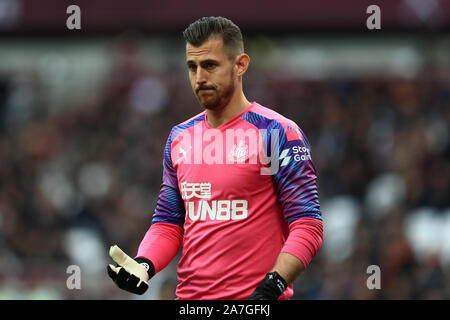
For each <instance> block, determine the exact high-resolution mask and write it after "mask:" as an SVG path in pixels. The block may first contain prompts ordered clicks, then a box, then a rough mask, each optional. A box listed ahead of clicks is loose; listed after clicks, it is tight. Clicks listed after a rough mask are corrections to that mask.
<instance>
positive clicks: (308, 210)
mask: <svg viewBox="0 0 450 320" xmlns="http://www.w3.org/2000/svg"><path fill="white" fill-rule="evenodd" d="M277 127H278V129H279V130H276V132H277V133H279V148H278V164H279V167H278V170H277V171H276V172H275V173H274V174H273V176H272V180H273V182H274V185H275V188H276V191H277V194H278V199H279V202H280V204H281V206H282V208H283V213H284V217H285V219H286V221H287V222H288V223H289V224H290V223H291V222H293V221H295V220H297V219H299V218H303V217H308V218H315V219H318V220H322V215H321V211H320V204H319V195H318V191H317V183H316V180H317V176H316V169H315V166H314V163H313V161H312V157H311V147H310V145H309V142H308V140H307V138H306V136H305V134H304V133H303V131H302V130H301V129H300V128H299V127H298V126H294V125H292V124H290V125H287V126H286V125H285V126H282V125H281V124H279V125H277ZM289 130H291V131H290V132H288V131H289ZM287 133H288V135H287ZM288 137H289V138H288ZM272 160H274V159H273V158H272Z"/></svg>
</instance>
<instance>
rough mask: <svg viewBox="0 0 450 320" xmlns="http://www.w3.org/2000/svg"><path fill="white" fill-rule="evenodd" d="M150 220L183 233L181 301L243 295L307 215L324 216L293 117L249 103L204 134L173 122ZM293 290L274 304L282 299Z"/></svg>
mask: <svg viewBox="0 0 450 320" xmlns="http://www.w3.org/2000/svg"><path fill="white" fill-rule="evenodd" d="M163 164H164V174H163V183H162V186H161V192H160V196H159V199H158V202H157V206H156V210H155V213H154V216H153V221H152V224H154V223H160V222H162V223H172V224H176V225H178V226H180V227H181V228H183V229H184V238H183V243H182V246H183V247H182V248H183V249H182V257H181V260H180V262H179V264H178V280H179V285H178V286H177V289H176V295H177V297H178V299H195V300H197V299H246V298H247V297H249V296H250V294H251V293H252V292H253V291H254V289H255V288H256V286H257V285H258V284H259V283H260V282H261V281H262V279H263V278H264V277H265V275H266V273H267V272H269V271H270V269H271V268H272V267H273V265H274V263H275V260H276V258H277V257H278V255H279V254H280V251H281V249H282V247H283V244H284V243H285V240H286V238H287V236H288V234H289V228H288V227H289V224H290V223H292V222H293V221H296V220H297V219H301V218H304V217H307V218H315V219H318V220H321V219H322V218H321V213H320V206H319V200H318V194H317V187H316V174H315V168H314V165H313V163H312V159H311V153H310V146H309V143H308V141H307V139H306V137H305V136H304V134H303V132H302V131H301V129H300V128H299V127H298V126H297V125H296V124H295V123H294V122H292V121H291V120H289V119H286V118H284V117H283V116H281V115H280V114H278V113H276V112H274V111H272V110H270V109H268V108H265V107H263V106H261V105H259V104H257V103H255V102H253V103H252V104H251V105H250V106H249V107H248V108H247V109H246V110H244V111H243V112H242V113H240V114H239V115H237V116H236V117H234V118H233V119H231V120H230V121H228V122H226V123H224V124H222V125H221V126H219V127H217V128H211V127H210V126H209V124H208V122H207V119H206V112H202V113H200V114H199V115H197V116H195V117H193V118H191V119H189V120H187V121H185V122H183V123H181V124H179V125H177V126H175V127H174V128H173V129H172V131H171V134H170V136H169V138H168V141H167V144H166V148H165V150H164V161H163ZM292 294H293V290H292V285H291V286H290V287H289V288H288V289H287V290H286V291H285V292H284V293H283V295H282V296H281V297H280V299H289V298H290V297H291V296H292Z"/></svg>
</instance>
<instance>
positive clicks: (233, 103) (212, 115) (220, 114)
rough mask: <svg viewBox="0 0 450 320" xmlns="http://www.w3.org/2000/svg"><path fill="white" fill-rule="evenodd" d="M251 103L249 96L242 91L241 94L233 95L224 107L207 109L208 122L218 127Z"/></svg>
mask: <svg viewBox="0 0 450 320" xmlns="http://www.w3.org/2000/svg"><path fill="white" fill-rule="evenodd" d="M250 105H251V103H250V102H249V101H248V100H247V98H246V97H245V96H244V93H243V92H242V91H241V92H240V94H238V95H236V96H235V95H233V97H232V98H231V100H230V101H229V102H228V104H227V105H225V106H224V107H223V108H220V109H218V110H212V109H207V110H206V116H207V119H208V124H209V125H210V126H211V127H213V128H217V127H218V126H220V125H222V124H224V123H225V122H227V121H229V120H231V119H233V118H234V117H235V116H237V115H238V114H239V113H241V112H242V111H244V110H245V109H246V108H248V107H249V106H250Z"/></svg>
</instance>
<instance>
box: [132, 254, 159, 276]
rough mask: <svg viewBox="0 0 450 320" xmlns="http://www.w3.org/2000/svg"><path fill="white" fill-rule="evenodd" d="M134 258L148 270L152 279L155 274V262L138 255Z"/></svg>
mask: <svg viewBox="0 0 450 320" xmlns="http://www.w3.org/2000/svg"><path fill="white" fill-rule="evenodd" d="M134 260H135V261H136V262H137V263H139V264H140V265H141V266H143V267H144V268H145V270H147V274H148V278H149V279H151V278H152V277H153V276H154V275H155V266H154V265H153V263H152V262H151V261H150V260H148V259H147V258H144V257H137V258H134Z"/></svg>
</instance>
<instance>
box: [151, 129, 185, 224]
mask: <svg viewBox="0 0 450 320" xmlns="http://www.w3.org/2000/svg"><path fill="white" fill-rule="evenodd" d="M173 133H174V129H172V131H171V133H170V135H169V138H168V139H167V143H166V146H165V148H164V159H163V181H162V184H161V189H160V192H159V197H158V201H157V203H156V209H155V213H154V214H153V220H152V224H153V223H157V222H165V223H173V224H176V225H179V226H180V227H182V228H183V225H184V220H185V215H186V212H185V208H184V202H183V199H182V198H181V194H180V190H179V188H178V178H177V172H176V171H175V169H174V167H173V164H172V156H171V145H172V138H173V137H172V136H173Z"/></svg>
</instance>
